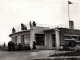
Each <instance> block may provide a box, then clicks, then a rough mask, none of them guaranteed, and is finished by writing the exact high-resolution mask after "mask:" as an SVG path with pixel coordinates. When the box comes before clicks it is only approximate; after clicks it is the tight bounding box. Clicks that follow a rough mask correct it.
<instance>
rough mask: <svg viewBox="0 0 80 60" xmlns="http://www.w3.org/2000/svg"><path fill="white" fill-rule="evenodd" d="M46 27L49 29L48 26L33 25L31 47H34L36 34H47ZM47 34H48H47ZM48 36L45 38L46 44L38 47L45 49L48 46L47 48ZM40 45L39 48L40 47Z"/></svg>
mask: <svg viewBox="0 0 80 60" xmlns="http://www.w3.org/2000/svg"><path fill="white" fill-rule="evenodd" d="M44 29H49V28H47V27H37V26H36V27H32V29H31V31H30V46H31V48H32V47H33V46H32V45H33V41H35V34H45V32H43V30H44ZM45 35H46V34H45ZM46 42H47V41H46V38H45V46H38V45H37V49H43V48H46V49H47V47H46V46H47V44H46ZM38 47H39V48H38Z"/></svg>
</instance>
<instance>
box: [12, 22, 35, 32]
mask: <svg viewBox="0 0 80 60" xmlns="http://www.w3.org/2000/svg"><path fill="white" fill-rule="evenodd" d="M29 26H30V28H31V27H32V26H36V23H35V21H33V23H31V21H30V22H29ZM21 30H27V27H26V25H25V24H23V23H21ZM15 32H16V29H15V28H14V27H13V28H12V33H15Z"/></svg>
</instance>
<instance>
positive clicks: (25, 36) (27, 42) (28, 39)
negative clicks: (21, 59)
mask: <svg viewBox="0 0 80 60" xmlns="http://www.w3.org/2000/svg"><path fill="white" fill-rule="evenodd" d="M29 42H30V35H24V43H25V44H29Z"/></svg>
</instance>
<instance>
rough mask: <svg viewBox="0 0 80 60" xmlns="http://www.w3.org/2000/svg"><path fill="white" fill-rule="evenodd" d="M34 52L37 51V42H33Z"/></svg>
mask: <svg viewBox="0 0 80 60" xmlns="http://www.w3.org/2000/svg"><path fill="white" fill-rule="evenodd" d="M33 50H36V42H35V41H33Z"/></svg>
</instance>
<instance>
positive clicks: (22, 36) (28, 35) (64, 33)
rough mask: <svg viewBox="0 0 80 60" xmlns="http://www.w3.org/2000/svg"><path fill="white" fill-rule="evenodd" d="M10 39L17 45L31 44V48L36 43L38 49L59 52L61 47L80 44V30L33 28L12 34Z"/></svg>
mask: <svg viewBox="0 0 80 60" xmlns="http://www.w3.org/2000/svg"><path fill="white" fill-rule="evenodd" d="M9 37H11V38H12V41H14V42H15V43H17V44H19V43H22V45H24V44H30V47H31V48H32V45H33V41H36V48H37V49H57V50H58V49H59V48H60V45H63V46H65V45H68V44H69V42H71V41H75V42H80V30H77V29H71V28H62V27H61V28H59V27H57V28H52V29H50V28H49V27H38V26H33V27H32V28H31V29H29V30H25V31H20V32H15V33H12V34H10V35H9Z"/></svg>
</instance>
